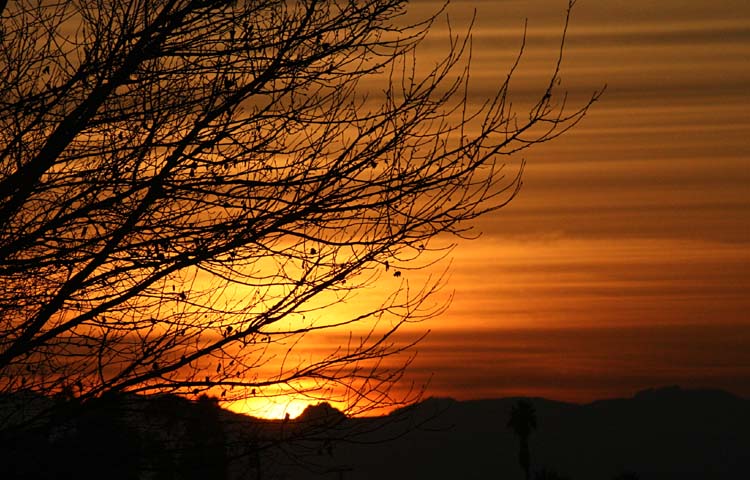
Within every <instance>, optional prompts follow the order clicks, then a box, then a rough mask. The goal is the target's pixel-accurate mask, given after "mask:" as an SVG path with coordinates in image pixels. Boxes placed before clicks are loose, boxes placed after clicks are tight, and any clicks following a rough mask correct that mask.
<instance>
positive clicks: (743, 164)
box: [279, 0, 750, 413]
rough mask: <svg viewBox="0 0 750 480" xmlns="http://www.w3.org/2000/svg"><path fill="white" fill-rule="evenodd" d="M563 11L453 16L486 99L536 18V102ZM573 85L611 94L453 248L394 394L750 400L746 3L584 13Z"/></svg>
mask: <svg viewBox="0 0 750 480" xmlns="http://www.w3.org/2000/svg"><path fill="white" fill-rule="evenodd" d="M440 4H441V2H440V1H433V0H429V1H428V0H424V1H419V2H413V4H412V12H413V13H415V14H416V15H417V16H419V15H420V14H424V12H429V11H432V10H434V9H435V8H437V7H439V5H440ZM566 4H567V2H566V1H565V0H559V1H557V0H556V1H549V0H546V1H543V0H528V1H520V0H519V1H510V0H509V1H470V0H457V1H453V2H452V3H451V5H450V6H449V9H448V12H449V13H450V15H451V18H452V24H453V27H454V29H456V30H460V29H461V27H462V26H464V27H465V26H466V21H467V19H468V18H469V17H470V14H471V12H472V9H473V8H476V11H477V20H476V25H475V28H474V32H473V45H474V50H473V65H474V69H473V71H472V78H473V82H474V92H475V94H476V95H477V97H476V98H477V99H481V96H482V92H488V91H489V90H491V88H492V85H493V82H497V81H498V79H501V78H503V77H504V75H505V72H506V70H507V67H508V66H509V64H510V63H509V62H510V61H511V59H512V57H513V55H514V54H515V52H516V49H517V47H518V45H519V40H520V33H521V32H522V28H523V19H524V18H526V17H528V19H529V30H528V41H527V47H526V55H525V57H524V60H523V61H522V64H521V69H520V71H519V72H518V73H519V74H518V76H517V78H516V81H515V86H516V89H515V92H516V95H517V96H518V99H519V100H523V98H528V97H525V96H527V95H529V94H530V93H535V92H538V90H535V88H536V87H538V86H540V85H542V84H543V83H544V81H545V80H546V78H547V77H546V76H545V75H548V74H549V73H550V67H551V66H552V60H553V59H554V54H555V51H556V48H557V42H558V40H559V33H560V31H561V26H562V20H563V15H564V10H565V6H566ZM444 33H445V29H444V28H442V27H440V26H437V27H436V28H435V29H434V30H433V34H432V36H431V37H430V39H428V41H427V42H425V45H424V48H423V50H422V55H423V57H422V59H423V60H424V59H429V55H430V53H435V52H437V53H438V54H439V53H440V52H441V51H443V50H441V48H443V47H444V43H442V42H441V40H442V37H441V34H444ZM562 79H563V85H564V86H565V87H566V88H567V89H568V90H569V91H570V92H571V94H572V96H573V97H574V98H583V97H582V96H584V95H590V93H591V92H593V91H594V90H595V89H597V88H599V87H601V86H602V85H603V84H605V83H606V84H607V86H608V87H607V91H606V93H605V95H604V97H603V98H602V100H601V101H600V102H598V103H597V104H596V105H595V107H594V108H593V110H592V111H591V113H590V115H589V116H588V117H587V118H586V119H585V120H584V122H583V123H582V124H581V125H579V126H578V127H577V128H575V129H574V130H573V131H571V132H570V133H568V134H567V135H566V136H565V137H564V138H561V139H559V140H558V141H556V142H553V143H551V144H547V145H544V146H543V147H537V148H534V149H532V150H530V151H528V152H527V153H526V154H525V155H524V158H525V159H526V160H527V161H528V165H527V168H526V174H525V179H524V188H523V190H522V192H521V194H520V195H519V196H518V197H517V198H516V199H515V200H514V201H513V203H512V204H511V205H510V206H509V207H507V208H505V209H503V210H500V211H499V212H496V213H494V214H492V215H491V216H489V217H486V218H484V219H483V220H481V221H480V222H479V223H478V224H477V230H478V231H481V232H482V233H483V235H482V237H481V238H479V239H477V240H474V241H471V242H461V243H460V245H459V246H458V248H457V249H456V250H455V252H454V254H453V256H452V263H451V277H450V280H449V283H448V286H447V287H446V294H447V293H450V291H454V292H455V298H454V300H453V302H452V305H451V308H450V309H449V310H448V311H447V312H446V313H444V314H443V315H442V316H440V317H439V318H437V319H433V320H431V321H429V322H425V323H422V324H418V325H416V326H414V327H412V328H411V329H410V330H409V332H407V333H419V332H422V331H424V330H426V329H430V330H431V334H430V335H429V336H428V337H427V339H425V340H424V341H423V342H422V343H421V344H420V345H419V346H418V348H417V353H418V354H417V358H416V360H415V361H414V363H413V364H412V365H411V367H410V370H409V373H408V374H407V378H406V379H405V380H404V382H403V383H402V384H400V385H399V386H398V388H406V386H407V385H408V384H409V382H411V381H413V382H415V383H416V384H417V385H420V384H422V383H423V382H424V381H425V380H426V379H428V378H430V379H431V380H430V383H429V386H428V388H427V390H426V392H425V395H427V396H430V395H434V396H452V397H455V398H459V399H471V398H486V397H497V396H506V395H516V394H522V395H540V396H546V397H549V398H555V399H560V400H570V401H590V400H594V399H597V398H605V397H613V396H623V395H631V394H633V393H634V392H635V391H637V390H639V389H643V388H647V387H651V386H660V385H665V384H680V385H683V386H692V387H698V386H703V387H718V388H723V389H728V390H730V391H733V392H736V393H739V394H741V395H744V396H750V348H749V347H750V316H749V314H748V312H749V311H750V288H748V287H750V273H748V272H749V271H750V248H748V247H749V244H750V168H749V167H750V155H749V154H748V151H749V149H748V147H750V3H748V2H747V1H746V0H711V1H708V0H697V1H691V2H685V1H676V0H667V1H658V2H656V1H650V0H627V1H626V0H617V1H615V0H596V1H595V0H580V1H579V2H578V4H577V5H576V8H575V9H574V14H573V20H572V24H571V26H570V30H569V38H568V44H567V48H566V52H565V61H564V64H563V69H562ZM518 160H520V158H511V159H509V163H510V164H511V165H513V164H516V165H517V162H518ZM445 266H446V263H443V264H441V265H439V266H438V267H436V268H435V269H433V270H432V271H431V272H433V273H434V272H438V271H440V269H442V268H444V267H445ZM426 273H429V272H409V273H407V275H408V276H410V280H412V281H413V282H414V283H415V284H417V283H419V281H420V279H422V278H423V275H425V274H426ZM392 286H393V285H391V287H392ZM377 294H378V291H377V290H376V291H374V292H370V293H368V295H375V296H377ZM279 408H281V409H283V407H279ZM300 408H301V407H300V405H296V406H294V407H292V410H295V409H296V410H299V409H300ZM293 413H294V412H293Z"/></svg>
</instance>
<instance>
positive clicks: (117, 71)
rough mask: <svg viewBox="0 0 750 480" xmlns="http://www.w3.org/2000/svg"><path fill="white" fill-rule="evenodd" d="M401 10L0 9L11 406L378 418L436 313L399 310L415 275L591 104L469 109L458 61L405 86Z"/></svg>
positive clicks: (0, 146) (115, 3)
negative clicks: (203, 399) (362, 303)
mask: <svg viewBox="0 0 750 480" xmlns="http://www.w3.org/2000/svg"><path fill="white" fill-rule="evenodd" d="M406 4H407V2H406V1H404V0H362V1H356V2H353V1H343V0H342V1H321V0H304V1H303V0H301V1H297V2H287V1H276V0H265V1H257V2H251V1H243V0H239V1H237V0H232V1H230V0H148V1H146V0H134V1H131V0H97V1H92V2H37V1H35V0H18V1H15V2H9V3H7V4H3V7H2V13H1V14H2V17H1V19H2V20H1V22H2V23H1V24H0V71H2V75H0V110H1V111H2V115H0V319H1V320H0V393H13V392H19V391H32V392H37V393H40V394H42V395H51V394H54V393H55V392H59V391H62V390H64V389H72V390H73V391H74V392H75V395H76V397H77V398H79V399H80V401H81V402H82V404H85V401H86V400H87V399H90V398H97V397H100V396H102V395H104V394H105V393H108V392H109V393H120V392H135V393H155V392H169V393H177V394H184V395H188V396H192V397H193V398H195V397H197V396H198V395H200V394H202V393H205V392H210V393H211V394H212V395H216V396H219V397H220V398H221V399H222V400H228V399H238V398H247V397H252V396H255V395H258V396H262V395H268V394H273V393H279V392H280V391H279V390H273V388H275V387H280V388H281V387H284V388H286V389H287V390H289V391H295V392H301V393H306V394H308V395H319V396H321V397H323V398H330V395H332V394H334V393H336V392H344V393H342V395H344V397H343V398H345V399H348V400H350V401H354V400H355V399H357V400H359V401H360V402H363V403H361V405H370V404H373V403H377V402H379V401H380V402H382V401H393V397H391V396H388V394H387V388H388V385H390V384H391V383H392V382H393V381H395V380H397V379H398V378H399V375H400V372H401V370H402V368H403V366H404V365H403V363H399V364H398V365H397V366H395V367H389V368H386V364H385V363H384V362H381V359H382V358H383V357H384V356H386V355H389V354H392V353H395V352H400V351H402V350H403V349H404V348H406V347H408V346H409V345H404V344H401V343H396V341H395V340H394V334H395V332H396V331H397V330H398V328H399V327H400V326H401V325H403V323H404V322H407V321H411V320H415V319H420V318H426V317H429V316H432V315H434V314H437V313H439V311H440V310H441V307H437V308H435V307H432V306H430V304H428V303H426V301H425V300H426V299H427V298H428V297H429V295H430V294H431V293H432V292H434V290H435V289H436V288H437V286H438V285H439V283H440V281H437V282H434V283H429V284H427V285H425V286H424V287H423V288H421V289H417V290H414V289H409V288H407V287H408V282H407V279H406V277H407V275H406V274H405V273H404V272H405V271H406V270H405V268H418V267H419V266H420V265H422V264H424V263H427V262H430V261H433V260H434V259H435V255H436V254H435V253H434V252H435V250H437V251H438V252H437V255H440V254H441V252H442V250H441V249H440V248H438V247H436V246H434V242H433V243H431V242H430V240H431V239H433V238H434V237H435V236H436V235H438V234H455V235H461V234H463V233H465V232H466V231H467V229H468V228H469V227H470V224H469V223H467V222H469V221H470V220H472V219H475V218H476V217H477V216H479V215H481V214H483V213H486V212H489V211H492V210H495V209H497V208H500V207H502V206H503V205H505V204H506V203H507V202H508V201H510V199H511V198H513V196H514V195H515V194H516V192H517V191H518V189H519V188H520V185H521V182H520V175H521V171H522V164H519V165H521V166H519V167H518V168H516V169H514V171H509V168H507V167H506V168H504V163H503V162H504V160H503V159H504V157H505V156H506V155H510V154H513V153H515V152H518V151H520V150H523V149H526V148H528V147H530V146H532V145H534V144H537V143H540V142H545V141H548V140H550V139H552V138H555V137H556V136H558V135H560V134H562V133H563V132H565V131H566V130H567V129H568V128H570V127H571V126H573V125H574V124H575V123H576V122H578V121H579V120H580V119H581V118H582V117H583V116H584V115H585V113H586V111H587V109H588V108H589V107H590V105H591V103H592V102H593V101H594V100H596V99H597V98H598V95H599V93H596V92H595V93H594V95H593V96H592V98H591V99H590V100H589V101H587V102H584V103H583V104H582V105H581V106H580V107H578V108H575V109H572V110H569V109H568V107H567V105H566V103H565V96H564V92H559V91H558V87H557V85H558V83H559V81H558V80H559V78H558V68H559V62H558V64H557V68H554V69H553V71H552V72H551V73H550V81H549V85H548V86H547V87H546V88H543V89H542V91H540V92H539V97H538V100H537V101H536V103H535V104H533V105H532V106H531V107H530V109H529V110H528V111H525V112H521V113H519V112H516V111H514V110H512V108H511V102H510V99H509V91H510V90H509V85H510V78H511V75H512V73H513V71H514V70H515V66H513V67H512V68H511V70H510V73H509V74H508V75H503V76H502V77H501V79H500V80H499V81H498V86H497V91H496V92H495V94H494V95H493V96H491V97H490V98H488V99H487V100H486V102H485V103H484V104H482V106H480V107H478V108H477V109H476V110H475V111H471V108H470V105H469V102H468V95H469V93H468V92H469V91H470V90H469V73H468V72H469V69H468V62H466V61H465V60H466V59H467V58H468V52H467V45H468V43H467V40H466V38H464V39H461V38H459V37H457V36H455V35H453V34H452V36H451V40H450V42H451V43H450V45H449V47H448V49H447V51H446V54H445V56H444V58H443V59H442V61H441V62H439V63H437V64H435V65H434V66H432V67H431V68H429V69H425V68H423V67H421V66H419V65H418V64H417V63H416V62H415V61H414V57H415V49H416V47H417V46H418V45H419V44H420V41H421V39H422V38H424V35H425V34H426V32H427V31H428V30H429V29H430V26H431V25H432V24H433V21H434V20H435V17H433V18H428V19H425V20H424V21H423V22H420V23H416V24H411V25H402V24H400V23H399V21H401V20H400V16H401V14H402V13H403V11H404V9H405V8H406ZM566 25H567V22H566ZM562 38H563V39H564V31H563V36H562ZM521 52H522V49H521ZM521 52H519V56H520V53H521ZM373 86H374V87H373ZM394 277H395V279H394ZM386 279H390V281H391V282H394V283H392V284H391V285H392V286H393V294H392V295H390V296H387V297H386V298H384V300H383V302H382V304H381V305H379V306H375V307H372V308H370V307H363V309H360V310H359V311H356V309H355V308H354V307H357V306H359V304H355V303H354V302H351V301H350V300H351V298H352V295H353V294H354V293H355V292H357V291H358V290H359V289H361V288H362V287H365V286H368V285H372V284H373V283H374V282H376V281H382V282H385V280H386ZM340 304H348V305H349V306H350V307H351V308H349V309H348V310H346V315H344V314H342V313H341V312H340V311H337V313H336V316H335V317H326V316H324V315H323V313H324V312H326V311H328V310H327V309H328V308H329V307H335V306H337V305H340ZM358 324H363V325H364V326H366V328H365V329H364V331H365V333H364V334H362V335H361V338H358V337H357V334H354V335H352V337H351V338H350V340H348V341H344V342H343V343H342V345H341V346H340V347H338V348H336V347H334V348H333V349H332V350H331V351H329V352H327V353H324V354H323V355H321V356H319V357H312V356H311V354H305V355H302V354H298V355H296V356H295V352H296V351H297V350H296V349H297V347H298V343H297V342H298V341H299V339H300V336H303V335H305V334H314V333H316V332H318V331H321V330H326V329H330V328H336V327H341V328H346V329H348V330H354V329H355V328H356V325H358ZM378 325H382V328H381V327H378ZM367 332H370V333H369V334H368V333H367ZM407 343H409V342H407ZM299 348H302V347H299ZM279 352H281V353H279ZM352 393H353V394H352ZM13 425H16V424H13ZM13 425H8V424H5V425H0V431H6V432H7V431H8V429H9V428H11V427H12V426H13ZM16 426H17V425H16ZM9 435H10V434H9Z"/></svg>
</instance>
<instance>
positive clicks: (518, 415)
mask: <svg viewBox="0 0 750 480" xmlns="http://www.w3.org/2000/svg"><path fill="white" fill-rule="evenodd" d="M508 428H510V429H512V430H513V432H514V433H515V434H516V435H517V436H518V441H519V443H520V450H519V451H518V463H520V464H521V468H522V469H523V471H524V472H525V473H526V480H531V455H530V454H529V435H531V432H532V431H533V430H535V429H536V412H535V411H534V405H532V404H531V402H530V401H529V400H519V401H518V403H516V404H515V405H513V407H512V408H511V410H510V419H508Z"/></svg>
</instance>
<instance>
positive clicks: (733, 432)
mask: <svg viewBox="0 0 750 480" xmlns="http://www.w3.org/2000/svg"><path fill="white" fill-rule="evenodd" d="M517 400H518V399H517V398H503V399H493V400H476V401H464V402H459V401H455V400H452V399H434V398H431V399H427V400H425V401H424V402H422V403H420V404H417V405H414V406H412V407H408V408H407V409H402V410H400V411H397V412H394V414H392V415H391V416H390V417H389V418H384V419H380V420H379V421H380V422H383V425H384V426H383V428H382V429H380V430H376V431H374V432H373V433H371V434H369V437H368V438H367V440H370V441H371V442H372V443H359V444H347V443H343V444H342V445H341V446H340V447H339V448H338V449H336V451H335V455H334V458H335V459H336V460H337V461H338V462H340V466H341V467H349V468H350V469H351V470H349V471H347V472H346V474H345V475H344V476H343V478H347V479H384V478H385V479H388V480H400V479H404V480H407V479H409V480H412V479H421V478H425V479H432V480H434V479H472V478H474V479H488V478H497V479H522V478H523V474H522V471H521V469H520V467H519V466H518V460H517V458H518V441H517V439H516V438H515V437H514V436H513V433H512V432H511V431H510V430H509V429H508V428H507V427H506V424H507V421H508V417H509V414H510V409H511V406H512V405H513V404H514V403H515V402H516V401H517ZM531 400H532V403H533V405H534V407H535V409H536V412H537V420H538V429H537V431H536V432H535V433H534V434H532V436H531V441H530V445H531V456H532V465H533V468H535V469H540V468H543V467H544V468H547V469H550V470H554V471H556V472H559V473H560V474H562V475H564V476H566V477H569V478H571V479H572V480H589V479H590V480H594V479H597V480H600V479H613V478H615V477H616V476H617V475H620V474H622V473H624V472H633V473H636V474H637V475H638V478H640V479H642V480H650V479H653V480H656V479H660V480H663V479H675V480H676V479H680V480H685V479H696V480H697V479H714V480H718V479H732V480H736V479H738V478H748V469H750V464H749V463H748V462H750V400H747V399H743V398H739V397H736V396H734V395H731V394H729V393H726V392H723V391H718V390H684V389H680V388H678V387H666V388H659V389H653V390H646V391H643V392H639V393H638V394H636V395H635V396H634V397H633V398H627V399H613V400H601V401H596V402H593V403H590V404H587V405H576V404H570V403H563V402H555V401H550V400H545V399H541V398H533V399H531ZM389 419H390V420H391V422H390V423H388V422H387V421H386V420H389ZM350 422H351V423H354V424H356V423H357V422H362V423H363V424H366V423H368V422H370V423H374V421H373V420H365V419H360V420H356V419H354V420H350ZM403 432H406V433H404V434H403V435H402V436H399V433H403ZM365 437H367V436H365ZM389 437H391V438H395V437H397V438H395V439H393V440H391V441H388V442H385V441H384V442H382V443H379V442H378V439H381V440H385V439H387V438H389ZM364 440H365V438H360V440H359V441H360V442H362V441H364ZM290 478H291V477H290ZM297 478H313V477H302V476H300V477H297ZM315 478H336V477H334V476H321V477H315Z"/></svg>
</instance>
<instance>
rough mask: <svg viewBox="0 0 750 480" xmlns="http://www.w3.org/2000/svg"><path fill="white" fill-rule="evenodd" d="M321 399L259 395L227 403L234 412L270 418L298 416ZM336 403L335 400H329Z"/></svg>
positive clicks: (337, 406) (339, 406)
mask: <svg viewBox="0 0 750 480" xmlns="http://www.w3.org/2000/svg"><path fill="white" fill-rule="evenodd" d="M320 402H321V400H318V399H312V398H295V397H292V396H278V397H257V398H247V399H244V400H237V401H234V402H230V403H227V404H226V407H227V408H228V409H229V410H232V411H233V412H237V413H241V414H243V415H250V416H252V417H259V418H265V419H269V420H275V419H279V420H280V419H284V418H287V415H288V416H289V418H297V417H299V416H300V415H301V414H302V412H304V411H305V409H306V408H307V407H309V406H312V405H316V404H318V403H320ZM329 403H335V402H329ZM333 406H334V407H336V408H338V409H342V408H343V406H342V405H337V404H334V405H333Z"/></svg>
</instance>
